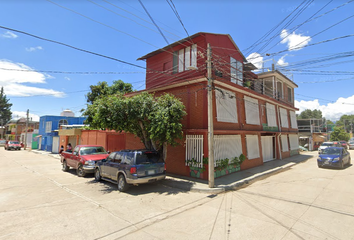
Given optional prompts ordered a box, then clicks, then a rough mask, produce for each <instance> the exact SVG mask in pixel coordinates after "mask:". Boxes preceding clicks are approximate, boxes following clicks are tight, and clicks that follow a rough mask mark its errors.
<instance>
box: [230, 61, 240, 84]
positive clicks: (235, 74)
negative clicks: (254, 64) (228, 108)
mask: <svg viewBox="0 0 354 240" xmlns="http://www.w3.org/2000/svg"><path fill="white" fill-rule="evenodd" d="M230 75H231V82H233V83H236V84H238V85H240V86H243V64H242V62H239V61H237V60H236V59H235V58H233V57H230Z"/></svg>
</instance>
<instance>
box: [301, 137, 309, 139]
mask: <svg viewBox="0 0 354 240" xmlns="http://www.w3.org/2000/svg"><path fill="white" fill-rule="evenodd" d="M299 138H300V139H307V138H309V137H303V136H302V137H299Z"/></svg>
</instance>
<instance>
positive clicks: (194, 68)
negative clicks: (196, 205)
mask: <svg viewBox="0 0 354 240" xmlns="http://www.w3.org/2000/svg"><path fill="white" fill-rule="evenodd" d="M208 46H210V51H211V56H210V57H208V51H207V48H208ZM138 60H145V61H146V66H147V73H146V90H144V91H147V92H151V93H154V94H155V95H156V96H159V95H162V94H164V93H170V94H173V95H175V96H176V97H177V98H179V99H180V100H181V101H182V102H183V103H184V105H185V107H186V112H187V116H186V117H185V118H184V119H183V120H182V124H183V126H184V136H185V138H184V141H182V142H181V144H180V145H179V146H177V147H170V146H169V147H168V155H167V160H166V170H167V172H169V173H173V174H179V175H185V176H193V177H199V178H203V179H207V176H208V168H207V167H205V166H204V165H205V163H207V161H206V159H207V158H208V118H209V115H208V90H209V89H212V98H213V100H212V103H211V104H212V115H211V117H212V121H213V125H214V127H213V131H214V161H215V163H214V166H215V169H216V170H215V176H216V177H219V176H223V175H225V174H229V173H232V172H235V171H238V170H243V169H247V168H252V167H255V166H259V165H262V164H263V163H264V162H266V161H271V160H275V159H283V158H287V157H290V156H292V155H295V154H298V143H299V139H298V128H297V122H296V115H295V111H296V110H297V109H296V108H295V107H294V89H295V88H297V85H296V84H295V83H294V82H293V81H291V80H290V79H289V78H287V77H286V76H285V75H283V74H282V73H280V72H279V71H276V70H273V71H270V72H267V73H261V74H258V75H257V74H255V73H254V72H252V70H255V69H256V68H255V66H253V65H252V64H251V63H249V62H247V60H246V58H245V57H244V56H243V54H242V53H241V51H240V50H239V48H238V47H237V45H236V44H235V42H234V41H233V39H232V38H231V37H230V35H227V34H212V33H203V32H201V33H197V34H194V35H192V36H190V37H189V38H186V39H182V40H180V41H178V42H176V43H173V44H170V45H169V46H166V47H165V48H162V49H159V50H157V51H154V52H152V53H149V54H147V55H145V56H143V57H141V58H139V59H138ZM208 61H210V62H211V64H210V65H211V73H212V74H211V78H212V79H211V80H212V86H210V85H209V84H210V82H208V71H207V70H208V69H207V62H208ZM134 94H138V92H136V93H131V94H129V95H130V96H132V95H134ZM242 155H243V156H245V160H244V161H243V162H242V163H241V164H233V160H235V162H237V160H238V159H239V158H240V156H242ZM225 162H226V164H225ZM228 165H230V166H228Z"/></svg>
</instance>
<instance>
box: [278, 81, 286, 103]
mask: <svg viewBox="0 0 354 240" xmlns="http://www.w3.org/2000/svg"><path fill="white" fill-rule="evenodd" d="M278 83H280V86H281V88H280V91H279V89H278ZM278 92H279V93H280V96H279V99H284V92H283V82H282V81H277V97H278Z"/></svg>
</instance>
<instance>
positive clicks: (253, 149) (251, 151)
mask: <svg viewBox="0 0 354 240" xmlns="http://www.w3.org/2000/svg"><path fill="white" fill-rule="evenodd" d="M246 144H247V158H248V159H254V158H259V157H260V155H259V144H258V135H246Z"/></svg>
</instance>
